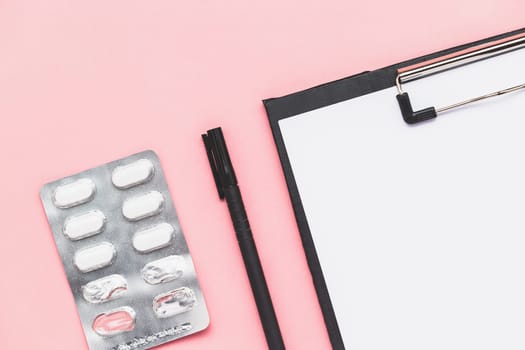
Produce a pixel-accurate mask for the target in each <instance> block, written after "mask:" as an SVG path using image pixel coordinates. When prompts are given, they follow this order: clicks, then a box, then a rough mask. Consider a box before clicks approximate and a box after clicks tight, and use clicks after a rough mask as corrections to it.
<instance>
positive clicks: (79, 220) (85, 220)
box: [63, 210, 106, 241]
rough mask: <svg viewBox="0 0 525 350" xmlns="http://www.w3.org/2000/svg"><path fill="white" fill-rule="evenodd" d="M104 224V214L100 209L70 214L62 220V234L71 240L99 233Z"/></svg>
mask: <svg viewBox="0 0 525 350" xmlns="http://www.w3.org/2000/svg"><path fill="white" fill-rule="evenodd" d="M105 225H106V216H105V215H104V213H102V212H101V211H100V210H92V211H88V212H87V213H84V214H81V215H76V216H70V217H68V218H67V219H66V221H65V222H64V230H63V231H64V234H65V235H66V237H67V238H69V239H70V240H72V241H77V240H79V239H83V238H87V237H91V236H94V235H96V234H99V233H100V232H102V231H103V230H104V226H105Z"/></svg>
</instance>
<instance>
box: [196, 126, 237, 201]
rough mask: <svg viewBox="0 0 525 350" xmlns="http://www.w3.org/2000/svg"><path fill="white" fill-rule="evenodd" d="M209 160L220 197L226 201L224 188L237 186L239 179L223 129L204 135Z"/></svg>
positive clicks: (216, 129) (210, 131)
mask: <svg viewBox="0 0 525 350" xmlns="http://www.w3.org/2000/svg"><path fill="white" fill-rule="evenodd" d="M202 140H203V142H204V146H205V147H206V153H207V155H208V160H209V161H210V167H211V171H212V173H213V178H214V179H215V184H216V185H217V191H218V193H219V197H220V198H221V199H224V188H226V187H227V186H231V185H237V177H236V176H235V172H234V171H233V166H232V163H231V160H230V155H229V153H228V148H227V147H226V142H225V141H224V135H223V133H222V129H221V128H215V129H211V130H208V132H207V133H206V134H203V135H202Z"/></svg>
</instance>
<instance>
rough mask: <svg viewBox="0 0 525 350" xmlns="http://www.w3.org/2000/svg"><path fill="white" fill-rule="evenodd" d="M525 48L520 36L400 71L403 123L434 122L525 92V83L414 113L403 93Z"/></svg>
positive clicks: (406, 94)
mask: <svg viewBox="0 0 525 350" xmlns="http://www.w3.org/2000/svg"><path fill="white" fill-rule="evenodd" d="M524 47H525V34H518V35H515V36H512V37H509V38H506V39H502V40H498V41H495V42H491V43H488V44H484V45H480V46H475V47H472V48H469V49H466V50H461V51H458V52H456V53H454V54H451V55H447V56H443V57H439V58H437V59H433V60H430V61H425V62H422V63H418V64H416V65H412V66H408V67H404V68H400V69H398V71H397V77H396V86H397V91H398V95H397V96H396V97H397V101H398V103H399V107H400V109H401V114H402V115H403V119H404V120H405V122H406V123H407V124H416V123H420V122H423V121H426V120H430V119H434V118H436V117H437V116H438V115H439V114H441V113H443V112H446V111H449V110H451V109H455V108H459V107H463V106H465V105H468V104H471V103H475V102H478V101H482V100H486V99H489V98H493V97H497V96H501V95H506V94H510V93H512V92H516V91H519V90H523V89H525V83H524V84H520V85H516V86H512V87H509V88H506V89H503V90H499V91H495V92H491V93H488V94H485V95H481V96H477V97H473V98H470V99H467V100H464V101H460V102H457V103H454V104H451V105H448V106H445V107H440V108H436V107H428V108H424V109H421V110H417V111H414V109H413V108H412V103H411V102H410V97H409V96H408V93H407V92H404V91H403V87H402V84H403V83H407V82H410V81H414V80H417V79H421V78H424V77H427V76H430V75H433V74H438V73H441V72H444V71H446V70H449V69H454V68H457V67H460V66H463V65H466V64H469V63H473V62H476V61H480V60H484V59H487V58H490V57H493V56H497V55H501V54H504V53H507V52H510V51H514V50H518V49H521V48H524Z"/></svg>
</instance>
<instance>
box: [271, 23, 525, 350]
mask: <svg viewBox="0 0 525 350" xmlns="http://www.w3.org/2000/svg"><path fill="white" fill-rule="evenodd" d="M521 33H525V28H521V29H517V30H514V31H511V32H508V33H504V34H500V35H496V36H493V37H490V38H486V39H482V40H479V41H475V42H471V43H468V44H464V45H460V46H456V47H453V48H450V49H446V50H442V51H439V52H436V53H432V54H429V55H425V56H422V57H419V58H415V59H412V60H408V61H404V62H401V63H398V64H394V65H392V66H388V67H385V68H381V69H378V70H374V71H367V72H363V73H359V74H356V75H353V76H349V77H346V78H343V79H339V80H336V81H332V82H329V83H325V84H322V85H318V86H315V87H312V88H310V89H306V90H303V91H299V92H295V93H292V94H289V95H285V96H282V97H277V98H269V99H265V100H263V104H264V107H265V109H266V113H267V115H268V120H269V122H270V127H271V129H272V134H273V137H274V141H275V145H276V147H277V152H278V154H279V158H280V161H281V166H282V169H283V172H284V176H285V179H286V184H287V186H288V192H289V195H290V199H291V201H292V206H293V210H294V213H295V219H296V222H297V226H298V228H299V233H300V236H301V241H302V245H303V249H304V251H305V255H306V260H307V263H308V267H309V269H310V273H311V275H312V280H313V283H314V287H315V290H316V294H317V299H318V301H319V305H320V307H321V312H322V314H323V318H324V322H325V325H326V329H327V331H328V336H329V339H330V343H331V344H332V348H333V349H335V350H344V349H345V346H344V343H343V338H342V336H341V332H340V330H339V326H338V324H337V319H336V317H335V312H334V308H333V306H332V302H331V300H330V295H329V293H328V288H327V286H326V281H325V278H324V275H323V271H322V269H321V264H320V262H319V257H318V255H317V251H316V249H315V245H314V241H313V237H312V234H311V231H310V227H309V226H308V221H307V218H306V213H305V211H304V207H303V203H302V201H301V197H300V195H299V189H298V188H297V184H296V182H295V177H294V175H293V171H292V166H291V163H290V159H289V158H288V154H287V152H286V147H285V144H284V140H283V136H282V133H281V130H280V128H279V121H280V120H282V119H286V118H289V117H292V116H296V115H298V114H302V113H306V112H309V111H312V110H314V109H318V108H322V107H326V106H329V105H332V104H335V103H339V102H342V101H346V100H349V99H352V98H355V97H358V96H362V95H366V94H369V93H372V92H375V91H379V90H383V89H386V88H389V87H392V86H394V85H395V79H396V76H397V69H398V68H401V67H406V66H409V65H413V64H417V63H421V62H425V61H428V60H431V59H434V58H437V57H441V56H444V55H448V54H451V53H454V52H457V51H461V50H464V49H468V48H470V47H474V46H478V45H481V44H485V43H488V42H491V41H494V40H499V39H504V38H506V37H509V36H513V35H516V34H521ZM400 122H402V119H401V116H400Z"/></svg>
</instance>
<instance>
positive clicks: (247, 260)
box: [202, 128, 285, 350]
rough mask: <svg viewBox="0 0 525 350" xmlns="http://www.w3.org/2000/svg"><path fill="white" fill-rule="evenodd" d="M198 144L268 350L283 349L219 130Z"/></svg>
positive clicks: (208, 134)
mask: <svg viewBox="0 0 525 350" xmlns="http://www.w3.org/2000/svg"><path fill="white" fill-rule="evenodd" d="M202 140H203V141H204V145H205V147H206V152H207V154H208V159H209V161H210V166H211V170H212V172H213V177H214V179H215V184H216V185H217V190H218V192H219V198H220V199H226V202H227V203H228V209H229V211H230V216H231V218H232V221H233V226H234V228H235V232H236V234H237V240H238V241H239V247H240V249H241V253H242V258H243V260H244V266H245V267H246V272H247V274H248V278H249V279H250V284H251V286H252V292H253V296H254V298H255V303H256V304H257V309H258V310H259V318H260V319H261V323H262V326H263V329H264V334H265V336H266V341H267V343H268V347H269V349H270V350H281V349H285V347H284V342H283V338H282V335H281V330H280V329H279V323H278V322H277V317H276V316H275V311H274V309H273V304H272V299H271V297H270V292H269V291H268V286H267V285H266V279H265V278H264V272H263V270H262V266H261V261H260V260H259V254H258V253H257V248H256V246H255V242H254V240H253V236H252V230H251V229H250V223H249V222H248V217H247V216H246V210H245V209H244V203H243V201H242V197H241V192H240V190H239V186H238V184H237V178H236V177H235V172H234V171H233V166H232V163H231V160H230V156H229V154H228V149H227V148H226V142H225V141H224V136H223V134H222V130H221V128H215V129H211V130H208V133H207V134H204V135H202Z"/></svg>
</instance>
